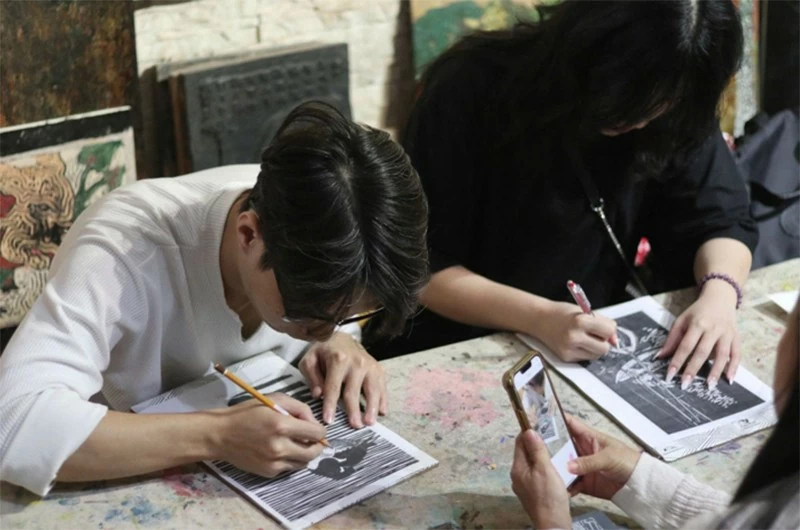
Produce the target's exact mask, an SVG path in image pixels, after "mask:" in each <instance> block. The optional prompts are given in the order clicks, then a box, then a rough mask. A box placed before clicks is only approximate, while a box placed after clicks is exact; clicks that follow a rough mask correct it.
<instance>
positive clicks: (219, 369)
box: [214, 363, 225, 375]
mask: <svg viewBox="0 0 800 530" xmlns="http://www.w3.org/2000/svg"><path fill="white" fill-rule="evenodd" d="M214 370H216V371H217V372H219V373H221V374H223V375H224V374H225V367H224V366H222V365H221V364H219V363H214Z"/></svg>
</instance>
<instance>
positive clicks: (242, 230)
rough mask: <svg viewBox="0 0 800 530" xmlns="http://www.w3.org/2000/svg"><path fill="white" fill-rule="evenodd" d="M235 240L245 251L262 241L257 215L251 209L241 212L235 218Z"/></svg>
mask: <svg viewBox="0 0 800 530" xmlns="http://www.w3.org/2000/svg"><path fill="white" fill-rule="evenodd" d="M236 241H237V242H238V244H239V249H240V250H242V251H243V252H245V253H247V252H249V251H250V250H252V249H253V248H254V247H255V246H258V244H259V243H261V242H262V240H261V230H260V228H259V226H258V216H257V215H256V214H255V212H253V211H252V210H248V211H246V212H242V213H240V214H239V216H238V217H237V218H236Z"/></svg>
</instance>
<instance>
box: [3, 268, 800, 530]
mask: <svg viewBox="0 0 800 530" xmlns="http://www.w3.org/2000/svg"><path fill="white" fill-rule="evenodd" d="M798 285H800V260H793V261H790V262H785V263H782V264H778V265H774V266H772V267H767V268H764V269H761V270H758V271H754V272H753V273H752V274H751V276H750V279H749V280H748V282H747V284H746V286H745V301H744V304H743V306H742V308H741V309H740V310H739V312H738V325H739V332H740V334H741V337H742V354H743V360H742V365H743V366H745V367H746V368H747V369H748V370H750V371H751V372H753V373H754V374H755V375H756V376H758V377H759V378H760V379H761V380H762V381H764V382H766V383H767V384H770V385H771V384H772V373H773V369H774V365H775V348H776V346H777V343H778V339H779V337H780V335H781V333H782V332H783V329H784V327H785V319H786V314H785V313H784V312H783V311H782V310H781V309H779V308H778V307H777V306H776V305H774V304H773V303H772V302H771V301H769V300H768V299H767V298H766V295H767V294H770V293H774V292H778V291H787V290H792V289H797V286H798ZM694 296H695V291H694V289H686V290H682V291H676V292H673V293H667V294H662V295H658V296H656V299H657V300H658V301H659V302H661V303H662V304H663V305H664V306H665V307H666V308H667V309H668V310H670V311H671V312H672V313H673V314H678V313H679V312H680V310H681V309H682V308H684V307H686V306H687V305H688V304H690V303H691V301H692V300H693V299H694ZM526 351H527V348H526V347H525V346H524V345H523V344H522V343H521V342H520V341H518V340H517V339H516V338H515V337H514V336H513V335H510V334H507V333H499V334H495V335H491V336H488V337H484V338H480V339H475V340H471V341H467V342H461V343H457V344H453V345H449V346H444V347H441V348H437V349H434V350H429V351H426V352H421V353H417V354H413V355H408V356H405V357H399V358H396V359H391V360H388V361H384V362H383V364H384V366H385V368H386V372H387V375H388V385H389V393H390V413H389V415H388V416H387V417H385V418H382V420H381V422H382V423H384V424H385V425H386V426H388V427H389V428H391V429H393V430H395V431H396V432H397V433H399V434H400V435H401V436H403V437H405V438H406V439H408V440H409V441H410V442H411V443H413V444H415V445H417V446H419V447H420V448H421V449H423V450H424V451H426V452H428V453H429V454H431V455H432V456H433V457H435V458H436V459H438V460H439V462H440V464H439V466H438V467H436V468H434V469H432V470H430V471H428V472H426V473H423V474H421V475H418V476H417V477H414V478H412V479H410V480H408V481H406V482H404V483H402V484H400V485H398V486H396V487H394V488H392V489H391V490H389V491H387V492H384V493H381V494H379V495H377V496H375V497H373V498H371V499H367V500H365V501H364V502H362V503H359V504H358V505H356V506H353V507H351V508H349V509H347V510H345V511H344V512H341V513H339V514H337V515H335V516H333V517H331V518H329V519H327V520H326V521H324V522H322V523H320V524H319V525H317V526H316V528H341V529H352V528H375V529H384V528H415V529H416V528H431V527H433V528H462V529H466V528H476V529H479V528H484V529H489V528H525V527H528V526H530V524H529V522H528V520H527V518H526V516H525V514H524V512H523V510H522V508H521V507H520V505H519V503H518V501H517V499H516V497H515V496H514V494H513V492H512V491H511V484H510V479H509V470H510V465H511V460H512V455H513V448H514V438H515V436H516V434H517V433H518V432H519V427H518V426H517V423H516V419H515V418H514V415H513V413H512V412H511V410H510V408H509V404H508V398H507V396H506V394H505V392H504V390H503V388H502V387H501V385H500V376H501V374H502V373H503V372H504V371H505V370H507V369H508V368H509V367H510V366H511V365H513V364H514V362H515V361H516V360H517V359H519V357H520V356H522V355H523V354H525V353H526ZM551 373H552V374H553V380H554V384H555V386H556V391H557V393H558V395H559V398H560V400H561V402H562V405H563V406H564V408H565V409H566V410H567V411H568V412H570V413H572V414H574V415H576V416H578V417H580V418H581V419H582V420H583V421H584V422H586V423H588V424H589V425H591V426H593V427H595V428H598V429H600V430H602V431H605V432H607V433H609V434H612V435H614V436H617V437H619V438H621V439H623V440H627V441H628V442H629V443H631V444H632V445H635V443H634V442H633V441H631V440H630V438H629V437H627V436H626V435H625V434H624V433H623V432H622V431H621V430H620V429H619V428H618V427H617V426H616V424H614V423H613V422H612V421H611V420H610V419H608V417H606V416H605V415H604V414H603V413H602V412H601V411H600V410H599V409H598V408H597V407H595V406H594V405H593V404H592V403H591V402H589V401H588V400H587V399H586V398H585V397H584V396H582V395H581V394H579V393H578V392H577V391H576V390H575V388H574V387H572V386H570V385H569V384H568V383H566V382H565V381H564V380H563V379H562V378H561V377H560V376H559V375H558V374H556V373H555V372H551ZM767 435H768V432H760V433H756V434H753V435H751V436H747V437H745V438H741V439H738V440H734V441H732V442H729V443H728V444H725V445H723V446H720V447H716V448H713V449H710V450H708V451H704V452H701V453H698V454H695V455H692V456H690V457H687V458H684V459H681V460H678V461H677V462H674V463H673V464H672V465H673V466H674V467H675V468H677V469H679V470H680V471H683V472H687V473H691V474H692V475H693V476H694V477H695V478H697V479H698V480H701V481H703V482H706V483H708V484H710V485H712V486H714V487H716V488H719V489H722V490H726V491H729V492H733V491H734V490H735V488H736V486H737V484H738V482H739V481H740V480H741V478H742V477H743V475H744V472H745V470H746V469H747V467H748V466H749V465H750V462H751V461H752V460H753V458H754V457H755V454H756V453H757V451H758V450H759V448H760V447H761V445H762V444H763V442H764V440H765V439H766V437H767ZM572 507H573V513H574V514H579V513H582V512H584V511H587V510H590V509H597V508H599V509H602V510H603V511H605V512H606V513H607V514H608V515H609V516H610V517H611V518H612V519H614V520H615V521H617V522H619V523H623V524H632V523H631V522H630V521H629V520H627V518H626V517H625V516H624V514H623V513H622V512H620V511H619V510H618V509H617V508H616V507H614V506H613V505H612V504H611V503H607V502H602V501H597V500H593V499H590V498H588V497H586V496H583V495H581V496H578V497H576V498H575V499H573V502H572ZM0 527H2V528H3V529H4V530H9V529H16V528H26V529H35V528H47V529H55V528H75V529H81V530H89V529H128V528H185V529H202V528H208V529H215V530H216V529H220V528H226V529H252V530H256V529H268V528H280V526H279V525H277V524H276V523H275V522H274V521H273V520H272V519H270V518H269V517H268V516H266V515H265V514H263V513H262V512H261V511H259V510H258V509H256V508H255V507H254V506H253V505H251V504H250V503H249V502H248V501H246V500H244V499H243V498H242V497H240V496H239V495H237V494H236V493H234V492H233V491H232V490H230V489H229V488H228V487H227V486H225V485H224V484H223V483H222V482H221V481H220V480H218V479H217V478H216V477H215V476H214V475H213V474H211V473H209V472H208V471H207V470H206V468H204V467H203V466H201V465H199V464H197V465H190V466H184V467H181V468H175V469H170V470H167V471H165V472H162V473H156V474H151V475H147V476H145V477H139V478H135V479H128V480H115V481H106V482H100V483H97V482H95V483H89V484H80V485H76V484H65V485H59V486H57V487H56V488H55V490H54V491H53V493H51V494H50V495H49V496H48V497H47V498H46V499H44V500H42V499H39V498H38V497H36V496H35V495H33V494H31V493H28V492H27V491H25V490H23V489H21V488H17V487H14V486H11V485H9V484H6V483H2V484H0Z"/></svg>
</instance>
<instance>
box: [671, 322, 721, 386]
mask: <svg viewBox="0 0 800 530" xmlns="http://www.w3.org/2000/svg"><path fill="white" fill-rule="evenodd" d="M719 339H720V336H719V334H718V333H715V332H713V331H711V332H706V333H704V334H703V336H702V337H701V338H700V340H699V341H698V342H697V346H695V348H694V351H693V352H692V355H691V357H689V360H688V362H687V363H686V367H685V368H684V369H683V374H682V375H681V389H682V390H686V388H687V387H688V386H689V385H690V384H691V382H692V380H694V378H695V376H696V375H697V372H699V371H700V368H702V367H703V365H704V364H705V363H706V361H707V360H708V358H709V357H711V352H713V351H714V348H716V345H717V342H718V340H719Z"/></svg>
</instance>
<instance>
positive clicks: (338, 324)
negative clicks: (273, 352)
mask: <svg viewBox="0 0 800 530" xmlns="http://www.w3.org/2000/svg"><path fill="white" fill-rule="evenodd" d="M382 312H383V308H382V307H378V308H376V309H371V310H369V311H364V312H362V313H357V314H355V315H351V316H349V317H345V318H343V319H341V320H339V321H337V322H326V324H333V325H334V326H335V327H341V326H344V325H346V324H352V323H353V322H361V321H362V320H366V319H368V318H372V317H374V316H375V315H378V314H380V313H382ZM314 321H315V319H308V318H292V317H287V316H284V317H283V322H284V323H286V324H297V325H301V326H302V325H307V324H310V323H312V322H314Z"/></svg>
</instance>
